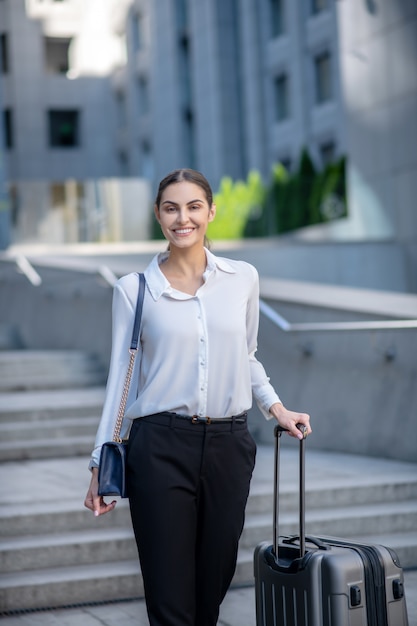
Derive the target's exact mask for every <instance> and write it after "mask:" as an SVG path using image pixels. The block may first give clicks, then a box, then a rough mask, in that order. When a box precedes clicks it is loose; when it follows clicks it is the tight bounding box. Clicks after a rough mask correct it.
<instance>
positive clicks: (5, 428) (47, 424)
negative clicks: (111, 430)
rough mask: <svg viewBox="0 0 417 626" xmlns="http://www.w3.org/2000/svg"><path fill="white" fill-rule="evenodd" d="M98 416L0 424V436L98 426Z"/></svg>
mask: <svg viewBox="0 0 417 626" xmlns="http://www.w3.org/2000/svg"><path fill="white" fill-rule="evenodd" d="M99 419H100V418H99V416H98V415H85V416H83V417H81V416H74V417H61V418H60V419H59V420H58V421H57V420H56V419H49V418H48V419H43V420H39V421H35V420H32V421H30V422H20V421H17V422H14V421H13V422H0V436H1V434H2V433H10V434H13V433H16V435H19V434H20V433H21V432H27V431H28V430H37V429H50V431H51V432H53V430H54V428H55V429H57V430H58V429H61V428H65V427H71V426H72V427H76V426H82V425H88V426H90V425H91V426H94V425H96V427H97V426H98V423H99Z"/></svg>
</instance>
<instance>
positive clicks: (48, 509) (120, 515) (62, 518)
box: [0, 470, 130, 541]
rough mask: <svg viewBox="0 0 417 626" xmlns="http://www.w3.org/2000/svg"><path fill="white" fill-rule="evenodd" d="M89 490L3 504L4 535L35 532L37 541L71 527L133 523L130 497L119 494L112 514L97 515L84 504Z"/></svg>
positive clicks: (0, 533) (86, 528)
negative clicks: (46, 499)
mask: <svg viewBox="0 0 417 626" xmlns="http://www.w3.org/2000/svg"><path fill="white" fill-rule="evenodd" d="M86 471H87V470H86ZM86 489H87V487H86ZM86 489H85V491H86ZM85 491H83V492H81V488H80V493H79V499H78V500H76V499H70V498H69V497H67V498H65V499H64V500H63V501H62V500H61V501H60V500H59V493H57V500H56V501H55V502H39V503H35V504H28V503H17V504H12V505H8V506H7V507H3V509H2V510H0V536H1V537H3V538H4V537H18V536H27V535H31V536H32V535H34V536H35V541H36V536H38V535H42V534H44V533H49V534H51V536H52V534H54V533H55V534H59V533H67V532H69V531H74V532H75V531H89V530H91V531H94V532H98V531H100V530H103V529H107V530H109V529H112V528H113V527H130V512H129V506H128V502H127V500H120V498H116V500H118V503H117V506H116V508H115V509H114V510H113V511H112V513H111V515H102V516H101V517H99V518H98V519H97V518H95V517H94V515H93V514H92V513H91V511H88V510H87V509H86V508H84V507H83V502H82V500H83V498H84V495H85Z"/></svg>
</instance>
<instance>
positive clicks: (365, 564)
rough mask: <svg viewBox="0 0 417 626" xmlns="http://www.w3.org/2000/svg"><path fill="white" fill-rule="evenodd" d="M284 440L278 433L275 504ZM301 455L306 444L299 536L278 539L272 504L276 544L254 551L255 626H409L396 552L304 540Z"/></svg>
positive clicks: (333, 541) (338, 541)
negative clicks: (280, 446) (282, 441)
mask: <svg viewBox="0 0 417 626" xmlns="http://www.w3.org/2000/svg"><path fill="white" fill-rule="evenodd" d="M280 435H281V432H280V431H279V430H278V431H277V429H276V433H275V436H276V446H275V465H276V467H275V481H274V482H275V485H274V489H275V492H276V493H275V494H274V496H275V497H274V500H276V501H277V500H278V495H277V492H278V487H279V472H278V463H279V437H280ZM303 456H304V441H302V442H301V445H300V536H299V537H297V538H294V537H279V534H278V519H277V517H278V505H277V504H276V505H275V504H274V544H273V545H270V544H269V543H268V542H262V543H260V544H259V545H258V546H257V547H256V549H255V554H254V575H255V595H256V623H257V626H408V618H407V609H406V603H405V597H404V578H403V572H402V569H401V567H400V565H399V562H398V558H397V556H396V554H395V553H394V552H393V551H392V550H390V549H388V548H386V547H384V546H378V545H366V544H361V543H357V542H353V541H352V542H351V541H347V540H344V539H338V538H333V537H320V538H317V537H305V531H304V459H303ZM276 554H278V559H277V558H276V556H275V555H276Z"/></svg>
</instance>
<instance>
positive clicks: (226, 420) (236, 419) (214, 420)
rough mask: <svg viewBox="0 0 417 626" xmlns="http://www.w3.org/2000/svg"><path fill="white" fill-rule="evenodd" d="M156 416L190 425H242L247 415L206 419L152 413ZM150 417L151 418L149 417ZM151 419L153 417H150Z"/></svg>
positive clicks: (176, 414)
mask: <svg viewBox="0 0 417 626" xmlns="http://www.w3.org/2000/svg"><path fill="white" fill-rule="evenodd" d="M154 415H155V416H157V415H167V416H170V417H174V418H178V419H182V420H187V421H188V422H191V424H233V423H234V424H244V423H245V422H246V421H247V417H248V414H247V412H246V411H244V412H243V413H240V414H239V415H232V416H231V417H208V416H200V415H183V414H181V413H171V412H169V411H163V412H162V413H154ZM149 417H151V416H149ZM152 417H153V416H152Z"/></svg>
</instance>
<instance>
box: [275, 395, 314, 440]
mask: <svg viewBox="0 0 417 626" xmlns="http://www.w3.org/2000/svg"><path fill="white" fill-rule="evenodd" d="M269 412H270V413H271V415H273V416H274V417H275V419H276V420H277V422H278V423H279V425H280V426H282V427H283V428H285V429H286V430H287V431H288V434H289V435H291V437H296V438H297V439H303V437H307V435H309V434H310V433H311V432H312V430H311V426H310V416H309V415H308V414H307V413H297V412H296V411H289V410H288V409H286V408H285V406H284V405H283V404H281V403H280V402H276V403H275V404H273V405H272V406H271V407H270V409H269ZM297 424H302V425H303V426H305V427H306V429H307V430H306V432H305V433H304V435H303V433H301V432H300V431H299V429H298V428H297Z"/></svg>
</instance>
